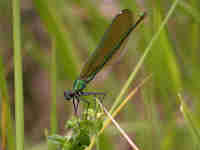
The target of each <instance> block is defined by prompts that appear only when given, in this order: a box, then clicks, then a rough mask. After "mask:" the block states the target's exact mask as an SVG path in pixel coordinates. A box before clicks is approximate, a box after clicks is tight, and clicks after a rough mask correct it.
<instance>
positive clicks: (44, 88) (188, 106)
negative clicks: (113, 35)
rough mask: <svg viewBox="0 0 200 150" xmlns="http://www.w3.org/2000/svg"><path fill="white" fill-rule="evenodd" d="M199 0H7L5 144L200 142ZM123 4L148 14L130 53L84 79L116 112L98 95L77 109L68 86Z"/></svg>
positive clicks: (162, 147)
mask: <svg viewBox="0 0 200 150" xmlns="http://www.w3.org/2000/svg"><path fill="white" fill-rule="evenodd" d="M199 6H200V2H199V1H198V0H189V1H186V0H171V1H161V0H148V1H137V2H136V1H132V0H126V1H108V0H105V1H91V0H84V1H78V0H77V1H72V0H68V1H63V0H61V1H53V0H34V1H32V3H31V1H23V2H22V1H19V0H13V1H8V0H1V1H0V19H1V23H0V33H1V34H0V107H1V109H0V110H1V121H0V129H1V130H0V137H1V138H0V139H1V142H0V147H1V148H0V149H2V150H5V149H8V150H15V149H16V150H22V149H26V150H41V149H42V150H45V149H52V150H53V149H56V147H57V146H60V147H61V148H62V149H63V150H66V149H77V150H78V149H85V148H88V149H94V147H95V146H96V149H104V150H107V149H109V150H112V149H130V148H132V147H133V146H132V145H131V144H130V141H129V140H131V141H132V143H134V144H135V145H136V146H137V147H138V149H139V150H147V149H148V150H155V149H159V150H171V149H181V150H188V149H191V150H197V149H200V148H199V147H200V145H199V140H200V130H199V124H200V123H199V122H200V119H199V117H198V116H199V115H200V111H199V110H200V109H199V107H200V101H199V100H198V99H199V98H200V93H199V89H200V83H199V81H200V80H199V76H200V69H199V63H200V62H199V55H200V54H199V48H200V45H199V37H198V36H199V35H200V34H199V32H200V28H199V27H200V26H199V23H200V20H199V16H200V11H199ZM19 8H21V9H19ZM122 9H130V10H131V11H132V12H133V13H134V16H135V20H136V18H137V17H138V16H139V15H140V13H141V12H144V11H145V12H147V17H146V19H145V20H144V22H143V23H142V24H141V25H139V26H138V27H137V29H136V30H135V31H134V32H133V33H132V34H131V36H130V39H129V41H128V43H127V47H126V48H127V51H126V54H124V56H123V57H122V58H120V60H119V61H118V62H117V63H115V64H114V65H113V64H112V65H109V66H107V67H106V68H105V69H104V70H102V71H101V72H100V73H99V74H98V75H97V77H96V78H95V80H94V81H92V82H91V83H90V85H89V86H88V87H87V89H86V90H87V91H99V92H106V93H107V96H106V97H105V99H104V100H103V105H104V107H105V108H107V109H108V110H109V111H110V114H111V115H112V117H111V116H110V117H108V114H107V115H106V114H105V115H103V108H99V107H100V106H101V105H100V106H99V104H96V103H95V104H94V105H92V106H93V107H92V106H90V108H89V109H88V110H87V109H85V108H87V106H85V103H84V102H81V104H80V109H79V110H80V112H82V113H81V114H80V116H79V117H80V118H77V117H75V115H74V110H73V105H72V103H71V102H69V101H65V100H64V96H63V93H64V91H65V90H67V89H71V88H72V85H73V81H74V80H75V79H76V78H77V77H78V75H79V73H80V71H81V67H82V65H83V64H84V62H85V61H86V59H87V57H88V56H89V54H90V53H91V52H92V51H93V50H94V49H95V48H96V46H97V45H98V43H99V41H100V39H101V38H102V35H103V33H104V31H105V29H106V28H107V27H108V25H109V24H110V23H111V20H112V19H113V17H114V16H115V15H116V14H118V13H119V11H120V10H122ZM116 32H117V31H116ZM87 99H88V100H89V101H91V102H94V99H91V98H90V97H88V98H87ZM97 101H98V100H97ZM97 101H96V102H97ZM95 105H98V106H95ZM94 106H95V107H94ZM97 108H98V109H97ZM104 111H105V110H104ZM85 116H86V117H85ZM112 119H115V120H116V122H117V123H118V125H119V126H120V127H117V128H115V126H113V125H112V122H113V121H112V122H111V120H112ZM66 122H67V125H65V124H66ZM115 125H116V124H115ZM122 130H123V131H125V133H126V135H128V136H127V137H126V136H125V135H123V134H121V133H122V132H121V131H122ZM95 137H97V138H95ZM124 137H126V138H124ZM66 143H67V144H66ZM127 143H128V144H127ZM135 149H137V148H135Z"/></svg>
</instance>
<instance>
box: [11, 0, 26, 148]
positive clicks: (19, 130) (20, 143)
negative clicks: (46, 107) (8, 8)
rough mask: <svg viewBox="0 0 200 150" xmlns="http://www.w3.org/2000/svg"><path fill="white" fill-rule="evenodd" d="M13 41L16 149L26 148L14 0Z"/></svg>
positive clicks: (15, 3)
mask: <svg viewBox="0 0 200 150" xmlns="http://www.w3.org/2000/svg"><path fill="white" fill-rule="evenodd" d="M12 9H13V42H14V69H15V71H14V77H15V118H16V150H23V149H24V105H23V86H22V58H21V49H20V48H21V41H20V40H21V37H20V32H21V31H20V1H19V0H13V3H12Z"/></svg>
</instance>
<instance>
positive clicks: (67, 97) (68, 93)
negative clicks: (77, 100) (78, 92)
mask: <svg viewBox="0 0 200 150" xmlns="http://www.w3.org/2000/svg"><path fill="white" fill-rule="evenodd" d="M73 95H74V94H73V92H72V91H65V92H64V97H65V99H66V100H68V101H69V100H71V99H72V97H73Z"/></svg>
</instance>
